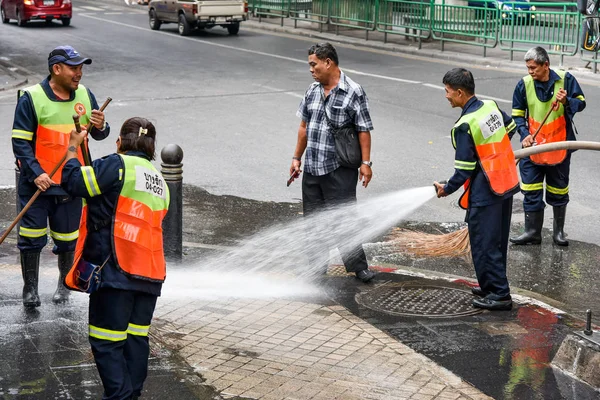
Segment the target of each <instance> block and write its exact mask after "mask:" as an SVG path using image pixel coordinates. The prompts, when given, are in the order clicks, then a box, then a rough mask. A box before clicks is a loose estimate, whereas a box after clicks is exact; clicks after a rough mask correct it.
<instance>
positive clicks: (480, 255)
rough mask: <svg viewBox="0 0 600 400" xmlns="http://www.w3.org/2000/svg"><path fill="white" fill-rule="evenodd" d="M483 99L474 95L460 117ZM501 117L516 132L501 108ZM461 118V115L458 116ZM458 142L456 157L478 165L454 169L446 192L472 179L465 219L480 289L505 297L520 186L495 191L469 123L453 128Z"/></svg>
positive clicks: (456, 188) (458, 159)
mask: <svg viewBox="0 0 600 400" xmlns="http://www.w3.org/2000/svg"><path fill="white" fill-rule="evenodd" d="M482 106H483V103H482V102H481V101H480V100H478V99H477V97H475V96H473V97H472V98H471V99H469V100H468V101H467V103H466V104H465V106H464V107H463V109H462V113H461V117H462V116H464V115H465V114H469V113H472V112H475V111H477V110H478V109H479V108H481V107H482ZM502 118H503V122H504V126H505V128H506V132H507V134H508V136H509V138H511V137H512V135H513V134H514V132H515V128H516V126H515V123H514V121H513V120H512V118H511V117H509V116H508V115H506V113H504V112H502ZM459 119H460V118H459ZM454 140H455V143H456V154H455V160H456V161H459V162H461V163H465V164H475V169H473V170H465V169H458V168H457V169H455V170H454V175H452V177H451V178H450V179H449V180H448V183H447V184H446V185H445V186H444V191H445V192H446V193H447V194H451V193H454V192H455V191H457V190H458V189H460V188H461V186H463V185H464V184H465V182H467V180H468V179H470V182H471V183H470V196H469V207H468V210H467V216H466V222H467V224H468V226H469V239H470V242H471V255H472V257H473V265H474V266H475V273H476V275H477V280H478V282H479V285H480V287H481V289H482V290H483V291H484V292H486V293H489V295H488V297H489V298H490V299H492V300H502V299H504V298H506V297H507V296H509V295H510V289H509V286H508V278H507V277H506V260H507V253H508V237H509V233H510V221H511V217H512V201H513V195H514V194H515V193H516V192H517V191H518V188H515V189H514V190H512V191H510V192H508V193H505V194H504V195H503V196H498V195H496V194H494V193H493V192H492V190H491V187H490V184H489V182H488V180H487V178H486V176H485V174H484V172H483V170H482V169H481V165H480V164H479V157H478V155H477V151H476V148H475V142H474V141H473V137H472V136H471V134H470V133H469V124H468V123H466V122H465V123H464V124H462V125H460V126H458V127H456V128H455V129H454Z"/></svg>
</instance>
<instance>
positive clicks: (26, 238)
mask: <svg viewBox="0 0 600 400" xmlns="http://www.w3.org/2000/svg"><path fill="white" fill-rule="evenodd" d="M30 199H31V196H19V202H20V203H21V209H23V207H25V204H27V202H28V201H29V200H30ZM80 218H81V199H79V198H76V199H73V198H72V197H67V196H40V197H38V198H37V199H36V200H35V201H34V202H33V204H32V205H31V207H29V209H28V210H27V212H26V213H25V215H23V219H21V222H20V224H19V237H18V242H17V247H18V248H19V250H21V251H24V252H35V251H40V250H42V249H43V248H44V246H46V243H48V235H47V232H46V229H47V227H48V222H50V236H52V239H53V240H54V249H53V250H52V251H53V252H54V254H58V253H66V252H70V251H75V244H76V242H77V237H78V236H79V234H78V230H79V220H80Z"/></svg>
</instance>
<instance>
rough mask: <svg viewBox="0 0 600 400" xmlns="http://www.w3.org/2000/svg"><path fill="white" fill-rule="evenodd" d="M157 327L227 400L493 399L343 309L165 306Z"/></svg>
mask: <svg viewBox="0 0 600 400" xmlns="http://www.w3.org/2000/svg"><path fill="white" fill-rule="evenodd" d="M153 327H154V330H155V333H156V336H157V337H159V338H160V340H162V341H163V342H164V343H165V344H167V345H168V346H169V347H171V348H175V349H177V350H178V351H179V354H180V355H181V356H182V357H183V358H184V359H185V360H186V361H187V362H188V363H189V364H190V365H191V366H192V367H193V368H194V369H195V370H196V371H197V372H198V373H199V374H201V375H202V377H203V378H204V379H206V383H207V384H209V385H212V386H214V387H215V388H216V389H217V390H218V391H219V392H221V394H222V396H223V397H224V398H227V397H234V396H242V397H245V398H252V399H264V400H283V399H285V400H309V399H313V400H333V399H343V400H353V399H357V400H358V399H373V400H376V399H377V400H378V399H381V400H384V399H385V400H396V399H398V400H399V399H415V400H417V399H418V400H427V399H474V400H479V399H490V397H488V396H486V395H485V394H483V393H481V392H480V391H479V390H477V389H475V388H474V387H473V386H471V385H470V384H468V383H467V382H464V381H462V380H461V379H460V378H459V377H457V376H456V375H454V374H452V373H451V372H450V371H448V370H446V369H444V368H441V367H439V366H438V365H437V364H435V363H434V362H433V361H431V360H430V359H428V358H427V357H425V356H422V355H420V354H418V353H416V352H414V351H413V350H412V349H410V348H409V347H407V346H405V345H404V344H402V343H400V342H398V341H397V340H395V339H394V338H392V337H390V336H388V335H387V334H385V333H384V332H382V331H381V330H379V329H377V328H375V327H374V326H372V325H371V324H369V323H367V322H365V321H363V320H361V319H360V318H358V317H356V316H354V315H353V314H352V313H350V312H349V311H348V310H346V309H345V308H344V307H342V306H339V305H322V304H312V303H306V302H301V301H296V300H282V299H260V300H258V299H234V298H230V299H219V300H208V301H193V302H190V301H185V300H169V299H165V298H162V299H160V300H159V306H158V308H157V310H156V312H155V321H154V323H153Z"/></svg>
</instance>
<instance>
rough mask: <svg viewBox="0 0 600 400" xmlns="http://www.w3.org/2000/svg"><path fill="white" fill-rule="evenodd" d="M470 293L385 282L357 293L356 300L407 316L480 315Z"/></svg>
mask: <svg viewBox="0 0 600 400" xmlns="http://www.w3.org/2000/svg"><path fill="white" fill-rule="evenodd" d="M472 301H473V296H472V295H471V293H470V292H466V291H464V290H461V289H454V288H448V287H442V286H423V285H420V286H416V285H406V284H396V285H384V286H381V287H378V288H376V289H374V290H371V291H368V292H362V293H359V294H357V295H356V302H357V303H359V304H361V305H363V306H365V307H367V308H370V309H372V310H375V311H379V312H383V313H387V314H392V315H405V316H420V317H429V318H447V317H456V316H462V315H474V314H479V313H480V312H481V311H482V310H480V309H477V308H473V306H472Z"/></svg>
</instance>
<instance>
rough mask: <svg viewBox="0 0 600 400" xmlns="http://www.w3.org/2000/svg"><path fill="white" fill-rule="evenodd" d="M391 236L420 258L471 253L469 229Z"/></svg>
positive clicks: (399, 231) (402, 231)
mask: <svg viewBox="0 0 600 400" xmlns="http://www.w3.org/2000/svg"><path fill="white" fill-rule="evenodd" d="M557 106H558V101H557V100H554V101H553V102H552V106H551V107H550V109H549V110H548V112H547V113H546V115H545V116H544V119H543V120H542V122H541V123H540V125H539V126H538V128H537V129H536V131H535V132H534V134H533V135H532V136H533V139H534V140H535V138H536V136H537V135H538V133H539V132H540V130H541V129H542V126H544V124H545V123H546V121H547V120H548V118H549V117H550V114H551V113H552V111H553V110H554V109H555V108H556V107H557ZM536 147H541V146H536ZM521 158H522V157H521ZM516 163H517V164H518V163H519V158H517V161H516ZM434 186H435V185H434ZM469 190H470V186H468V187H467V189H466V191H469ZM390 236H391V238H392V240H393V241H394V244H395V245H397V246H398V247H400V248H401V249H403V250H405V251H406V252H409V253H413V254H415V255H419V256H432V257H465V256H467V255H468V254H469V253H470V251H471V244H470V242H469V230H468V228H461V229H459V230H456V231H454V232H450V233H446V234H442V235H436V234H429V233H423V232H416V231H408V230H405V229H400V228H395V229H394V230H393V231H392V234H391V235H390Z"/></svg>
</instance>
